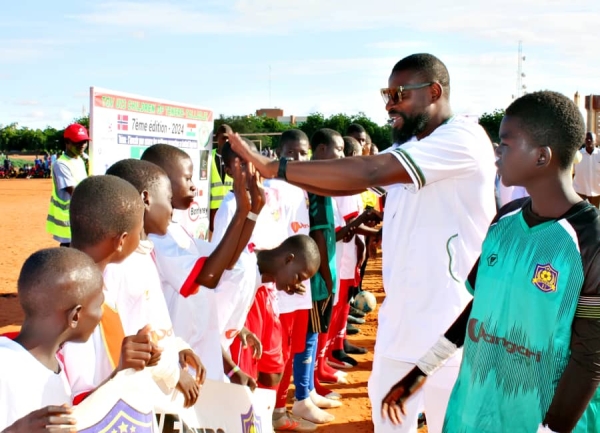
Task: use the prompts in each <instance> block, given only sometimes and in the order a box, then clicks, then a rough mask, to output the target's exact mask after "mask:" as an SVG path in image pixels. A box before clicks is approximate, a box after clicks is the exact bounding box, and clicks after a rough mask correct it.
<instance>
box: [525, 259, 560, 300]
mask: <svg viewBox="0 0 600 433" xmlns="http://www.w3.org/2000/svg"><path fill="white" fill-rule="evenodd" d="M531 282H532V283H533V285H534V286H535V287H537V288H538V289H540V290H541V291H542V292H546V293H548V292H556V284H557V282H558V271H557V270H556V269H554V268H553V267H552V265H550V264H545V265H537V266H536V267H535V271H534V273H533V279H532V280H531Z"/></svg>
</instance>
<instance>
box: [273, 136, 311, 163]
mask: <svg viewBox="0 0 600 433" xmlns="http://www.w3.org/2000/svg"><path fill="white" fill-rule="evenodd" d="M309 148H310V146H309V145H308V141H307V140H297V141H286V142H285V143H283V145H282V146H281V150H280V155H279V157H280V158H287V159H291V160H293V161H308V150H309Z"/></svg>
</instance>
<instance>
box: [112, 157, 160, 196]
mask: <svg viewBox="0 0 600 433" xmlns="http://www.w3.org/2000/svg"><path fill="white" fill-rule="evenodd" d="M106 174H108V175H111V176H117V177H120V178H121V179H125V180H126V181H127V182H129V183H130V184H132V185H133V186H135V187H136V189H137V190H138V192H139V193H141V192H142V191H148V190H150V189H151V188H153V187H154V185H156V184H157V183H158V182H159V181H160V178H161V177H162V176H164V177H167V178H168V176H167V173H166V172H165V171H164V170H163V169H162V168H160V167H159V166H158V165H156V164H154V163H152V162H150V161H142V160H139V159H122V160H121V161H118V162H115V163H114V164H113V165H111V166H110V167H109V168H108V170H106Z"/></svg>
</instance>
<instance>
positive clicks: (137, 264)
mask: <svg viewBox="0 0 600 433" xmlns="http://www.w3.org/2000/svg"><path fill="white" fill-rule="evenodd" d="M152 250H153V245H152V242H151V241H148V240H146V241H141V242H140V246H139V247H138V249H137V250H136V251H135V252H134V253H133V254H131V255H130V256H129V257H127V258H126V259H125V260H124V261H123V262H122V263H119V264H109V265H107V266H106V269H105V270H104V296H105V301H104V302H105V304H107V305H108V306H110V307H111V308H112V309H113V310H114V311H116V312H117V313H118V314H119V318H120V319H121V324H122V325H123V332H124V334H125V335H126V336H127V335H135V334H137V332H138V331H139V330H140V329H142V328H143V327H144V326H146V325H147V324H150V325H151V327H152V337H153V340H154V341H156V342H157V344H158V345H159V346H160V347H162V348H163V350H164V351H163V353H162V355H161V359H160V362H159V363H158V365H156V366H155V367H152V368H151V371H152V377H153V378H154V380H155V381H156V383H157V384H158V385H159V386H160V387H161V389H162V390H163V391H165V392H166V393H169V392H171V391H173V389H174V388H175V386H176V385H177V382H178V381H179V375H180V367H179V356H178V354H179V352H180V351H182V350H184V349H189V345H188V344H187V343H185V342H184V341H183V340H181V339H180V338H177V337H175V335H174V332H173V325H172V323H171V318H170V317H169V311H168V309H167V304H166V302H165V298H164V295H163V293H162V289H161V286H160V277H159V275H158V271H157V269H156V265H155V264H154V260H153V259H152V255H151V254H152ZM62 353H63V357H64V362H65V366H66V372H67V376H68V379H69V382H70V384H71V389H72V391H73V397H74V398H75V397H77V396H79V395H81V394H86V393H89V392H91V391H93V390H94V389H95V388H96V387H98V386H99V385H100V384H101V383H102V382H103V381H104V380H106V379H107V378H108V377H109V376H110V375H111V373H112V372H113V370H114V367H113V366H112V364H111V362H110V360H109V357H108V353H107V351H106V349H105V345H104V342H103V336H102V332H101V330H100V327H97V328H96V329H95V330H94V333H93V334H92V337H91V338H90V339H89V340H88V341H87V342H85V343H67V344H65V345H64V347H63V349H62Z"/></svg>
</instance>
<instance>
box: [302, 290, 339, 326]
mask: <svg viewBox="0 0 600 433" xmlns="http://www.w3.org/2000/svg"><path fill="white" fill-rule="evenodd" d="M332 311H333V295H331V296H330V297H328V298H327V299H324V300H322V301H315V302H313V303H312V309H311V310H310V317H309V320H308V332H309V333H318V334H325V333H326V332H328V331H329V324H330V323H331V312H332Z"/></svg>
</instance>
